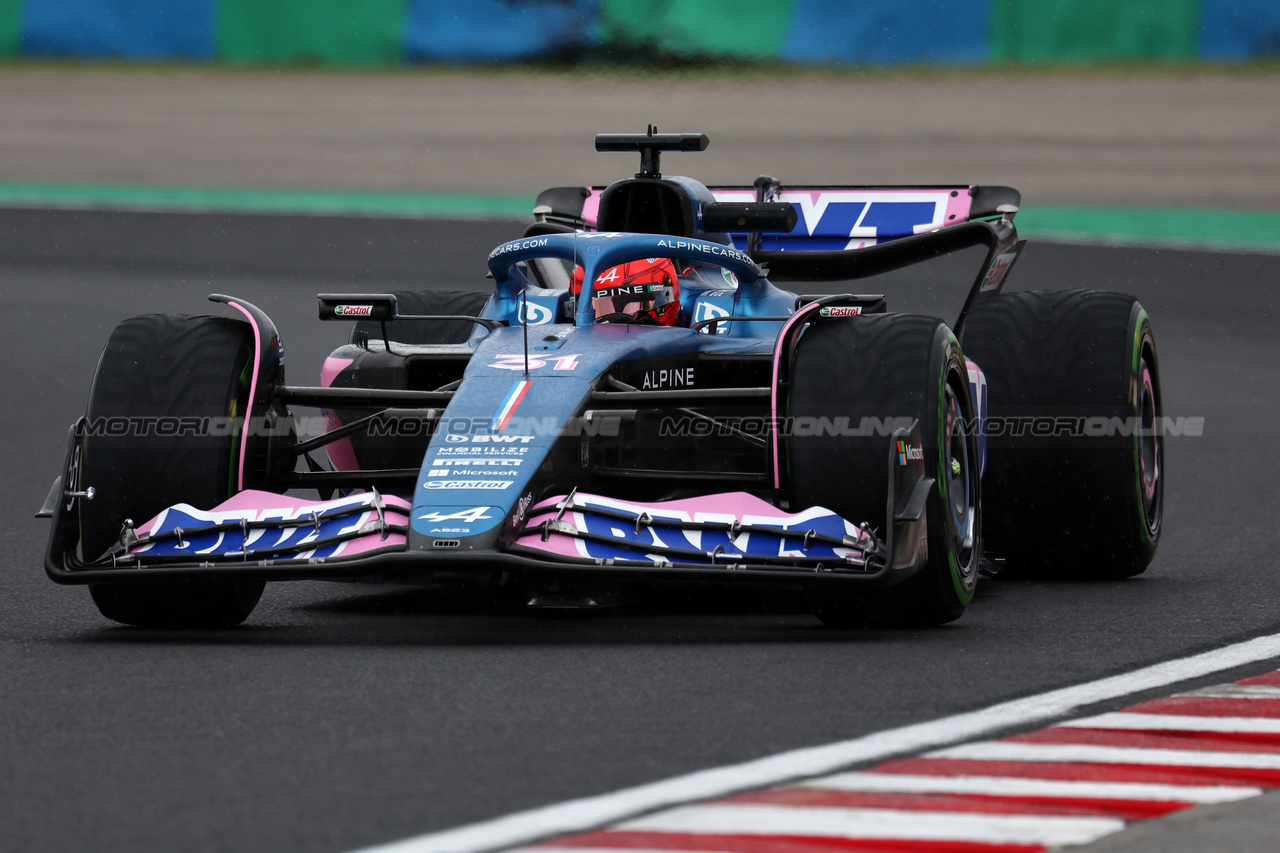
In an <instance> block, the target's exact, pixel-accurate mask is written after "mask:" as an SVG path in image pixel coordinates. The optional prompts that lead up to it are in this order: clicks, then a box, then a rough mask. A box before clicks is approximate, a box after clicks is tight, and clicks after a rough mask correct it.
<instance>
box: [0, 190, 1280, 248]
mask: <svg viewBox="0 0 1280 853" xmlns="http://www.w3.org/2000/svg"><path fill="white" fill-rule="evenodd" d="M533 202H534V196H532V195H527V196H524V195H478V194H467V193H372V192H326V191H320V190H264V189H235V188H217V187H203V188H202V187H140V186H118V185H110V184H33V183H0V207H36V208H67V209H79V210H86V209H88V210H92V209H102V210H159V211H190V212H197V211H198V212H226V213H278V214H303V215H318V216H334V215H349V216H389V217H411V218H423V217H425V218H432V217H448V218H454V219H520V220H528V219H530V218H531V217H532V213H531V211H532V210H533ZM1017 224H1018V231H1019V233H1020V234H1022V235H1023V236H1024V237H1027V238H1029V239H1033V240H1034V239H1042V240H1058V241H1064V240H1065V241H1071V242H1085V243H1103V244H1108V243H1110V244H1125V245H1155V246H1185V247H1205V248H1219V249H1230V250H1236V251H1270V252H1274V251H1280V212H1272V211H1249V210H1195V209H1181V208H1112V207H1084V206H1057V207H1029V208H1024V209H1023V210H1022V211H1020V212H1019V213H1018V217H1017Z"/></svg>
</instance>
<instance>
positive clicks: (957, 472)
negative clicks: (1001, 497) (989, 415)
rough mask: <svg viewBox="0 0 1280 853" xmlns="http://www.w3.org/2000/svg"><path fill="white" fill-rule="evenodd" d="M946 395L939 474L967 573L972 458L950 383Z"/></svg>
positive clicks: (972, 529) (972, 523)
mask: <svg viewBox="0 0 1280 853" xmlns="http://www.w3.org/2000/svg"><path fill="white" fill-rule="evenodd" d="M945 393H946V399H945V400H944V404H943V405H944V415H945V417H944V423H943V429H944V433H943V435H944V437H945V446H946V453H945V455H944V456H943V461H944V464H945V470H943V471H940V472H939V474H940V476H941V478H942V479H943V480H944V482H945V483H946V499H947V500H946V505H947V508H948V510H949V511H950V513H951V522H952V524H951V536H952V544H953V547H954V548H955V553H956V558H957V561H958V562H959V565H960V567H961V569H962V570H967V569H968V567H969V565H970V563H972V561H973V550H974V547H973V546H974V541H975V539H976V512H975V511H974V510H975V506H974V504H975V496H974V492H975V483H974V481H973V458H972V456H971V454H970V452H969V450H970V448H969V432H968V429H967V428H966V427H967V422H966V420H965V417H964V412H963V410H962V409H961V407H960V398H959V396H958V395H957V393H956V390H955V387H954V386H953V385H952V384H951V383H947V386H946V392H945Z"/></svg>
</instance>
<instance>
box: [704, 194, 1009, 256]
mask: <svg viewBox="0 0 1280 853" xmlns="http://www.w3.org/2000/svg"><path fill="white" fill-rule="evenodd" d="M709 189H710V190H711V193H712V195H714V196H715V199H716V201H736V202H749V201H784V202H789V203H790V204H791V206H792V207H794V208H795V209H796V213H797V222H796V227H795V228H793V229H792V230H791V231H790V232H789V233H785V234H769V233H765V234H761V235H760V241H759V243H758V244H757V245H754V246H750V248H751V249H752V250H753V251H756V250H765V251H770V250H771V251H790V252H812V251H846V250H849V249H863V248H866V247H868V246H875V245H877V244H879V243H884V242H887V241H889V240H896V239H899V238H901V237H910V236H912V235H914V234H923V233H925V232H927V231H937V230H938V229H939V228H945V227H946V226H948V225H959V224H961V223H963V222H971V221H974V220H983V219H993V218H996V217H999V216H1001V215H1002V214H1004V213H1006V212H1009V211H1010V210H1013V211H1016V210H1017V209H1018V205H1019V203H1020V202H1021V201H1022V196H1021V194H1020V193H1019V192H1018V191H1017V190H1015V189H1013V188H1011V187H975V186H951V187H787V188H786V189H782V188H780V187H778V185H777V184H773V185H768V186H762V187H760V188H759V189H762V190H763V193H760V192H759V191H758V189H757V188H756V187H709ZM761 194H762V195H763V196H764V197H763V198H759V197H758V196H759V195H761ZM730 237H731V238H732V240H733V243H734V245H735V246H737V247H738V248H739V249H743V250H746V249H747V248H748V242H749V236H748V235H747V234H746V233H745V232H744V233H731V234H730Z"/></svg>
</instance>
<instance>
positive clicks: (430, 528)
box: [41, 128, 1163, 627]
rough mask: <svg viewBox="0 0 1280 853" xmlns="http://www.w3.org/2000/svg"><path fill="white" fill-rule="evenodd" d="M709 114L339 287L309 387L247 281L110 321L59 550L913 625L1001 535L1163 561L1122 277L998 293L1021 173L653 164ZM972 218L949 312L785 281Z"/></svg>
mask: <svg viewBox="0 0 1280 853" xmlns="http://www.w3.org/2000/svg"><path fill="white" fill-rule="evenodd" d="M707 144H708V141H707V138H706V136H704V135H700V134H658V133H655V132H654V129H653V128H650V131H649V133H647V134H602V135H600V136H598V137H597V139H596V148H597V150H601V151H632V152H639V153H640V155H641V171H640V173H639V174H637V175H636V176H635V177H633V178H626V179H624V180H619V181H615V182H613V183H611V184H609V185H608V186H606V187H581V188H579V187H571V188H564V187H560V188H556V189H552V190H548V191H547V192H544V193H543V194H542V195H541V196H539V198H538V202H537V207H536V208H535V210H534V214H535V221H534V222H533V223H531V224H530V225H529V226H528V228H527V229H526V230H525V232H524V234H523V235H522V236H521V237H520V238H519V239H515V240H512V241H511V242H508V243H505V244H503V245H501V246H498V247H497V248H495V249H494V250H493V251H492V252H491V253H490V254H489V258H488V267H489V270H490V273H491V275H492V278H493V283H494V291H493V293H492V294H491V295H489V294H481V293H463V292H445V291H422V292H404V293H396V294H322V295H320V296H319V313H320V319H321V320H327V321H348V322H352V321H354V325H353V326H352V328H351V334H350V338H349V342H348V343H347V344H346V345H344V346H342V347H340V348H339V349H337V350H336V351H335V352H334V353H333V354H332V356H331V357H329V358H328V359H327V360H326V361H325V363H324V366H323V369H322V370H321V382H320V384H319V385H318V386H314V387H312V386H296V385H288V384H286V383H285V377H284V356H283V353H284V350H283V344H282V342H281V340H280V335H279V333H278V331H277V330H276V327H275V325H274V324H273V323H272V321H271V319H270V318H269V317H267V315H266V314H265V313H263V312H262V311H261V310H259V309H258V308H256V307H254V306H253V305H252V304H250V303H249V302H247V301H245V300H242V299H238V298H234V297H230V296H223V295H214V296H211V297H210V299H211V300H212V301H214V302H217V303H221V304H222V305H224V306H225V307H226V308H227V309H229V311H228V313H233V314H234V315H237V316H179V315H145V316H139V317H133V318H131V319H128V320H126V321H124V322H123V323H121V324H120V325H119V326H117V327H116V329H115V330H114V331H113V332H112V333H111V336H110V338H109V340H108V341H107V344H106V347H105V349H104V350H103V353H102V356H101V359H100V360H99V362H98V366H97V373H96V375H95V378H94V381H93V386H92V390H91V392H90V395H89V403H88V410H87V412H86V414H85V416H84V417H83V418H81V419H80V420H79V421H78V422H77V423H76V424H75V425H74V426H73V427H72V429H71V432H70V439H69V447H68V451H67V456H66V461H65V464H64V466H63V471H62V474H61V476H59V477H58V479H57V480H56V481H55V482H54V485H53V488H52V490H51V492H50V494H49V498H48V500H47V501H46V504H45V507H44V509H43V510H42V511H41V514H42V515H45V516H48V517H50V518H51V519H52V531H51V535H50V540H49V546H48V551H47V556H46V561H45V564H46V569H47V572H48V574H49V576H50V577H51V578H52V579H53V580H55V581H57V582H59V583H67V584H87V585H88V586H89V589H90V592H91V593H92V596H93V600H94V601H95V603H96V604H97V606H98V608H99V609H100V610H101V612H102V614H103V615H104V616H106V617H107V618H109V619H112V620H116V621H118V622H123V623H127V624H132V625H140V626H161V627H210V626H213V627H217V626H229V625H234V624H238V623H239V622H241V621H243V620H244V619H245V618H246V617H247V616H248V615H249V613H250V612H251V611H252V610H253V608H254V606H255V605H256V603H257V601H258V598H259V596H260V595H261V593H262V590H263V586H264V583H265V582H266V581H268V580H290V579H331V580H366V581H368V580H377V581H383V582H391V583H406V584H430V583H467V582H469V583H478V584H483V585H486V586H492V587H497V588H500V589H503V590H514V591H515V593H516V594H518V595H519V596H520V600H521V601H522V602H526V603H527V604H529V605H530V606H534V607H539V606H542V607H555V606H591V605H592V604H600V603H607V602H608V601H611V600H613V599H614V598H616V597H617V596H618V595H620V594H622V593H623V592H625V591H629V590H634V589H636V588H644V589H648V590H653V589H659V590H662V589H669V588H670V586H671V584H673V583H676V582H694V583H700V584H706V583H721V584H774V585H786V586H790V587H793V588H799V589H802V590H804V591H805V593H806V594H807V596H808V600H809V601H810V603H811V605H812V608H813V610H814V611H815V612H816V614H817V615H818V617H820V618H821V619H822V621H823V622H825V623H827V624H830V625H835V626H866V625H869V626H913V625H933V624H940V623H944V622H948V621H951V620H954V619H956V618H957V617H959V616H960V615H961V613H962V612H963V610H964V609H965V607H966V605H967V604H968V603H969V602H970V600H971V599H972V597H973V594H974V588H975V585H976V583H977V580H978V575H979V572H980V570H981V569H987V570H988V571H994V570H995V569H996V568H997V567H998V566H999V565H1001V564H1005V565H1007V566H1008V567H1009V569H1010V570H1013V571H1021V572H1024V573H1036V572H1054V573H1057V574H1062V575H1068V576H1083V575H1090V576H1104V577H1123V576H1128V575H1133V574H1137V573H1139V572H1141V571H1143V569H1144V568H1145V567H1146V566H1147V564H1148V563H1149V562H1150V560H1151V558H1152V556H1153V554H1154V552H1155V547H1156V543H1157V540H1158V538H1159V535H1160V526H1161V517H1162V509H1163V507H1162V495H1163V476H1162V473H1163V451H1162V445H1161V441H1160V438H1159V430H1158V428H1157V427H1158V426H1159V424H1160V422H1161V419H1162V408H1161V396H1160V382H1159V373H1158V365H1157V359H1156V346H1155V340H1154V338H1153V336H1152V331H1151V325H1150V322H1149V320H1148V318H1147V315H1146V313H1145V312H1144V311H1143V309H1142V307H1141V305H1139V304H1138V303H1137V301H1136V300H1135V299H1134V298H1133V297H1131V296H1126V295H1121V294H1115V293H1103V292H1096V291H1085V290H1079V291H1065V292H1019V293H1008V294H1006V293H1002V292H1001V290H1002V286H1003V284H1004V282H1005V280H1006V278H1007V276H1008V274H1009V270H1010V268H1011V267H1012V266H1013V264H1014V262H1015V261H1016V259H1017V258H1018V255H1019V252H1020V251H1021V250H1022V247H1023V243H1022V242H1020V241H1019V240H1018V237H1017V234H1016V231H1015V228H1014V224H1013V219H1014V215H1015V213H1016V212H1017V207H1018V204H1019V202H1020V196H1019V194H1018V193H1017V192H1016V191H1014V190H1012V189H1009V188H1006V187H975V186H949V187H783V186H782V185H781V184H780V183H779V182H778V181H776V180H774V179H773V178H769V177H765V176H762V177H760V178H758V179H757V180H756V181H755V182H754V184H753V185H752V186H749V187H748V186H743V187H718V188H708V187H706V186H704V185H703V184H701V183H698V182H697V181H694V180H691V179H689V178H683V177H669V176H663V175H661V174H660V171H659V166H660V161H659V157H660V154H661V153H662V152H670V151H700V150H703V149H705V148H706V147H707ZM968 247H980V248H981V249H983V250H985V254H984V256H983V258H984V259H983V261H982V263H981V266H980V268H979V269H978V271H977V274H976V276H974V277H972V278H970V277H968V276H967V275H966V278H965V279H964V280H963V281H961V282H959V283H958V285H959V287H958V292H962V293H964V292H967V296H966V297H965V299H964V304H963V307H962V308H961V310H960V312H959V316H957V317H956V318H955V321H954V322H953V323H951V324H950V325H948V324H947V323H946V322H943V321H942V320H939V319H936V318H934V317H930V316H922V315H916V314H897V313H890V312H889V311H888V307H887V303H886V300H885V299H884V297H883V296H881V295H878V294H868V293H853V292H847V293H846V292H826V293H823V294H819V295H812V294H805V293H803V292H792V291H787V290H783V289H781V288H780V287H778V283H779V282H827V283H831V282H851V281H857V280H859V279H865V278H868V277H871V276H877V275H882V274H885V273H887V272H889V271H893V270H901V269H904V268H907V267H911V266H912V265H915V264H919V263H921V262H923V261H927V260H930V259H934V258H938V257H940V256H944V255H950V254H952V253H956V252H959V251H960V250H963V249H966V248H968ZM636 270H639V272H636ZM837 289H838V288H837ZM830 290H831V287H830V286H829V285H828V291H830ZM290 407H313V408H318V409H320V410H321V412H322V417H323V425H324V426H323V430H312V431H311V432H314V433H315V434H309V433H308V431H306V430H303V431H301V432H300V431H299V430H298V429H297V424H298V423H301V420H299V419H295V417H294V416H293V414H292V413H291V410H290ZM306 420H309V421H314V420H319V418H313V419H306ZM322 450H323V455H319V454H320V452H321V451H322ZM984 480H985V482H984ZM310 490H314V494H315V495H316V496H315V497H310V496H308V497H301V496H297V495H296V494H294V493H291V491H292V492H296V491H306V494H307V495H311V494H312V492H311V491H310ZM988 545H989V546H990V547H989V548H988V549H987V556H984V548H987V546H988ZM997 552H998V553H999V555H1000V558H1001V559H995V558H993V557H992V556H991V555H992V554H994V553H997Z"/></svg>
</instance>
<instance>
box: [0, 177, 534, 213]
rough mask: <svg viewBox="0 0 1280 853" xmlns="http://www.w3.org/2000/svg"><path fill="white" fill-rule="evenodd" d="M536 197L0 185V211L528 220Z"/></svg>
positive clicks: (105, 185) (95, 185)
mask: <svg viewBox="0 0 1280 853" xmlns="http://www.w3.org/2000/svg"><path fill="white" fill-rule="evenodd" d="M534 199H535V196H534V195H528V196H513V195H476V194H461V193H459V194H439V193H431V194H426V193H360V192H324V191H313V190H245V189H220V188H199V187H138V186H113V185H109V184H26V183H0V206H6V207H62V208H80V209H83V208H102V209H112V210H183V211H218V212H228V213H302V214H320V215H343V214H345V215H354V216H413V217H418V216H427V217H436V216H440V217H446V216H447V217H457V218H461V219H529V218H531V217H532V215H533V214H532V211H533V203H534Z"/></svg>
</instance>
